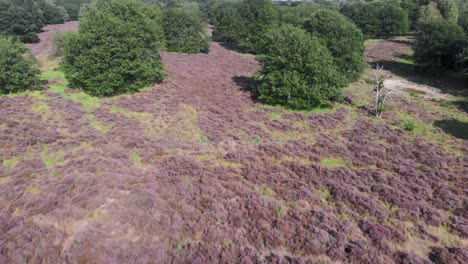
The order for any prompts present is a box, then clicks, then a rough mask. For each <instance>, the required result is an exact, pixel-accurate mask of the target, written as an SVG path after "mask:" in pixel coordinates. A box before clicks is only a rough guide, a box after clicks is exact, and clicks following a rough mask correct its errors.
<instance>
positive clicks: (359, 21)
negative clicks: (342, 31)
mask: <svg viewBox="0 0 468 264" xmlns="http://www.w3.org/2000/svg"><path fill="white" fill-rule="evenodd" d="M340 12H341V13H342V14H343V15H345V16H347V17H349V18H350V19H351V20H352V21H354V23H355V24H356V25H357V26H358V27H359V28H360V29H361V30H362V32H363V33H364V34H365V35H367V36H369V37H373V38H377V37H391V36H397V35H404V34H406V33H407V32H408V30H409V19H408V14H407V13H406V12H405V11H404V10H403V9H402V8H401V7H400V6H399V5H398V4H396V3H395V2H379V1H377V2H371V3H357V4H346V5H344V6H343V7H342V9H341V10H340Z"/></svg>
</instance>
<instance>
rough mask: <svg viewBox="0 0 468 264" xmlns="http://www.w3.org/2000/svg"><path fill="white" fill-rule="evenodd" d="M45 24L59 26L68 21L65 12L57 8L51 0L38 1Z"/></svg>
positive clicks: (62, 8) (59, 7) (61, 8)
mask: <svg viewBox="0 0 468 264" xmlns="http://www.w3.org/2000/svg"><path fill="white" fill-rule="evenodd" d="M39 5H40V9H41V10H42V13H43V21H44V23H45V24H61V23H64V22H65V21H67V20H68V13H67V10H66V9H65V8H64V7H63V6H58V5H56V4H55V3H54V2H52V1H51V0H43V1H39Z"/></svg>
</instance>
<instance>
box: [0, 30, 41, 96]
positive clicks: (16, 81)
mask: <svg viewBox="0 0 468 264" xmlns="http://www.w3.org/2000/svg"><path fill="white" fill-rule="evenodd" d="M38 84H39V69H38V65H37V60H36V59H35V58H34V56H33V55H32V54H31V51H30V50H29V49H28V48H27V47H26V46H25V45H24V44H23V43H21V42H19V41H15V40H13V39H12V38H9V37H8V38H6V37H0V93H3V94H8V93H14V92H19V91H23V90H26V89H31V88H34V87H35V86H37V85H38Z"/></svg>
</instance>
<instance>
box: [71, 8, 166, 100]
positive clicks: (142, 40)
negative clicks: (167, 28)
mask: <svg viewBox="0 0 468 264" xmlns="http://www.w3.org/2000/svg"><path fill="white" fill-rule="evenodd" d="M161 25H162V12H161V11H160V10H159V9H158V8H155V7H154V6H152V5H149V4H145V3H143V2H138V1H131V0H113V1H111V2H109V1H105V0H97V1H95V2H93V4H91V5H90V6H89V7H88V8H87V9H86V12H84V14H83V18H82V20H81V22H80V30H79V33H78V34H76V35H72V36H71V37H70V39H69V41H68V42H67V43H66V45H65V49H64V72H65V75H66V78H67V79H68V81H69V84H70V87H71V88H80V89H83V90H84V91H85V92H87V93H89V94H92V95H101V96H109V95H115V94H121V93H125V92H134V91H138V90H140V89H141V88H143V87H145V86H147V85H150V84H152V83H154V82H158V81H160V80H162V79H163V78H164V75H165V74H164V71H163V65H162V63H161V59H160V56H159V51H160V50H161V49H163V48H164V31H163V28H162V26H161Z"/></svg>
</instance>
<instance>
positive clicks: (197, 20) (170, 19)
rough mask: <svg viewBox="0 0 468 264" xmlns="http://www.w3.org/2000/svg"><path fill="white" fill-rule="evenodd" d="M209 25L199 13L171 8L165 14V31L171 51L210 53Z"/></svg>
mask: <svg viewBox="0 0 468 264" xmlns="http://www.w3.org/2000/svg"><path fill="white" fill-rule="evenodd" d="M207 27H208V25H207V23H206V22H205V21H204V20H203V19H202V17H201V16H200V15H199V13H198V12H194V11H187V10H184V9H182V8H170V9H168V10H166V11H165V14H164V31H165V34H166V42H167V48H168V50H169V51H174V52H183V53H200V52H208V50H209V47H210V41H209V38H208V35H207V32H206V31H207Z"/></svg>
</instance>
